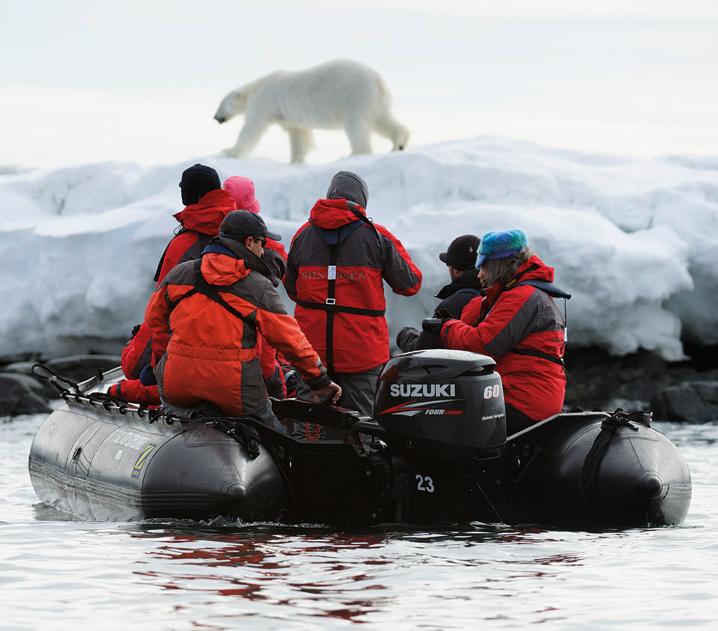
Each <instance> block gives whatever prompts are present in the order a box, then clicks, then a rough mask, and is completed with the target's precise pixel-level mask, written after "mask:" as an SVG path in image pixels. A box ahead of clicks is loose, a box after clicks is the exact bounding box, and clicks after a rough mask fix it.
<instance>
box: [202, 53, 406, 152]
mask: <svg viewBox="0 0 718 631" xmlns="http://www.w3.org/2000/svg"><path fill="white" fill-rule="evenodd" d="M390 100H391V99H390V96H389V92H388V90H387V89H386V86H385V85H384V82H383V81H382V79H381V77H380V76H379V75H378V74H377V73H376V72H374V71H373V70H372V69H371V68H368V67H367V66H365V65H363V64H360V63H358V62H356V61H348V60H346V61H330V62H327V63H325V64H322V65H320V66H315V67H313V68H309V69H308V70H303V71H299V72H284V71H279V72H273V73H272V74H269V75H267V76H266V77H262V78H260V79H257V80H256V81H252V82H251V83H248V84H247V85H244V86H242V87H241V88H238V89H236V90H232V92H230V93H229V94H228V95H227V96H225V97H224V99H222V102H221V103H220V105H219V108H218V109H217V113H216V114H215V115H214V118H215V120H217V121H218V122H219V123H224V122H226V121H228V120H229V119H230V118H232V117H234V116H237V115H239V114H244V126H243V127H242V130H241V131H240V133H239V137H238V138H237V143H236V144H235V145H234V147H231V148H229V149H225V153H227V154H228V155H231V156H234V157H238V158H239V157H242V156H245V155H247V154H248V153H250V152H251V151H252V149H254V147H255V146H256V145H257V143H258V142H259V139H260V138H261V137H262V134H263V133H264V132H265V131H266V129H267V128H268V127H269V126H270V125H272V124H274V123H276V124H278V125H280V126H281V127H282V128H283V129H284V130H285V131H286V132H287V134H289V143H290V146H291V161H292V162H293V163H302V162H304V159H305V157H306V155H307V153H308V152H309V151H310V150H311V149H312V148H313V147H314V141H313V137H312V129H342V128H343V129H344V130H345V131H346V134H347V136H348V137H349V143H350V144H351V149H352V154H356V153H371V139H370V135H371V132H372V131H374V132H376V133H377V134H380V135H381V136H384V137H386V138H388V139H389V140H391V141H392V143H393V147H392V150H393V151H400V150H402V149H404V147H406V143H407V141H408V140H409V130H408V129H406V127H404V126H402V125H401V124H400V123H399V122H397V120H396V119H395V118H394V117H393V116H392V115H391V112H390V111H389V108H390Z"/></svg>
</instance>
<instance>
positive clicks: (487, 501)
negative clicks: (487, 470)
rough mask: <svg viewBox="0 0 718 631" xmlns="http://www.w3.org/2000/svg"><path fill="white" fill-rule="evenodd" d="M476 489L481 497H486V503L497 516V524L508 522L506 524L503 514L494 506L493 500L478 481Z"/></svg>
mask: <svg viewBox="0 0 718 631" xmlns="http://www.w3.org/2000/svg"><path fill="white" fill-rule="evenodd" d="M476 488H477V489H479V492H480V493H481V495H483V496H484V499H485V500H486V503H487V504H488V505H489V508H490V509H491V510H492V511H494V515H496V520H497V522H498V523H501V524H503V523H506V522H504V519H503V517H501V513H499V511H498V510H497V508H496V506H494V503H493V502H492V501H491V498H490V497H489V496H488V494H487V493H486V491H484V489H483V487H482V486H481V485H480V484H479V481H478V480H476Z"/></svg>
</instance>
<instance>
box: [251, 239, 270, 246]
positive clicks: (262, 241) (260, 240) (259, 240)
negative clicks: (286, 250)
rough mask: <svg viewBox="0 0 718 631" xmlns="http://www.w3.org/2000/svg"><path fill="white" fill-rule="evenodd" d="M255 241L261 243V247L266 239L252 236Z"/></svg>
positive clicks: (264, 244) (265, 243) (265, 242)
mask: <svg viewBox="0 0 718 631" xmlns="http://www.w3.org/2000/svg"><path fill="white" fill-rule="evenodd" d="M252 239H254V240H255V241H257V242H258V243H261V244H262V247H265V246H266V245H267V239H266V238H265V237H252Z"/></svg>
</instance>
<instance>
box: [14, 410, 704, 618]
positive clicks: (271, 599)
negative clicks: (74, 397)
mask: <svg viewBox="0 0 718 631" xmlns="http://www.w3.org/2000/svg"><path fill="white" fill-rule="evenodd" d="M42 420H43V417H20V418H16V419H13V420H12V421H8V422H0V462H2V463H3V465H4V467H3V468H4V471H3V473H4V475H3V476H2V478H0V612H1V614H2V615H1V616H0V628H3V629H37V628H68V627H70V628H72V627H74V628H87V629H120V628H123V629H137V628H140V629H153V630H155V629H235V628H239V627H242V628H243V629H272V628H292V629H316V628H319V627H321V628H327V627H343V628H346V627H349V626H352V625H358V624H364V625H365V626H366V628H378V627H386V628H391V629H417V628H418V629H458V628H462V629H463V628H523V627H525V626H527V625H539V624H542V623H550V626H551V627H552V628H567V629H568V628H577V627H578V626H579V625H580V626H581V628H585V629H605V628H606V627H615V628H620V627H623V626H624V625H628V624H631V625H633V628H636V629H644V628H684V627H694V628H706V629H709V628H710V629H714V628H716V625H717V624H718V473H716V467H717V466H718V424H707V425H682V426H681V425H669V424H658V428H659V429H660V430H661V431H663V432H664V433H666V434H668V435H669V436H670V437H671V438H672V439H673V440H674V441H675V442H676V443H677V444H678V445H679V447H680V448H681V451H682V452H683V454H684V456H685V458H686V460H687V461H688V463H689V466H690V468H691V472H692V475H693V485H694V486H693V503H692V507H691V511H690V513H689V516H688V520H687V522H686V524H685V525H684V526H683V527H680V528H662V529H640V530H628V531H619V532H604V533H588V532H561V531H547V530H540V529H515V528H509V527H506V526H501V525H485V524H478V523H477V524H473V525H471V526H468V527H462V528H460V529H456V530H442V531H392V532H379V531H377V532H358V533H346V532H335V531H332V530H329V529H325V528H319V527H305V528H286V527H278V526H275V525H270V524H267V525H256V524H255V525H249V526H242V525H240V524H234V523H227V522H223V523H210V524H197V523H176V522H175V523H161V522H144V523H129V524H128V523H121V524H117V523H86V522H76V521H71V520H70V519H68V518H67V517H66V516H64V515H63V514H61V513H58V512H57V511H54V510H53V509H50V508H48V507H44V506H42V505H39V504H38V503H37V499H36V497H35V494H34V492H33V490H32V487H31V485H30V480H29V476H28V474H27V454H28V451H29V447H30V442H31V440H32V436H33V434H34V432H35V430H36V429H37V427H38V426H39V425H40V423H41V422H42Z"/></svg>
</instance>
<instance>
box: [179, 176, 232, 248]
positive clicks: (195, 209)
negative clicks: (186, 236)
mask: <svg viewBox="0 0 718 631" xmlns="http://www.w3.org/2000/svg"><path fill="white" fill-rule="evenodd" d="M233 210H236V207H235V203H234V199H233V198H232V196H231V195H230V194H229V193H228V192H227V191H225V190H222V189H221V188H218V189H215V190H213V191H210V192H209V193H206V194H205V195H203V196H202V197H201V198H200V200H199V201H198V202H197V203H196V204H190V205H189V206H187V207H185V209H184V210H181V211H180V212H178V213H176V214H175V215H174V218H175V219H176V220H177V221H179V222H180V224H182V227H183V228H185V229H187V230H194V231H195V232H200V233H202V234H206V235H210V236H212V237H213V236H215V235H216V234H217V233H218V232H219V226H220V224H221V223H222V220H223V219H224V218H225V217H226V216H227V215H228V214H229V213H231V212H232V211H233Z"/></svg>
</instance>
